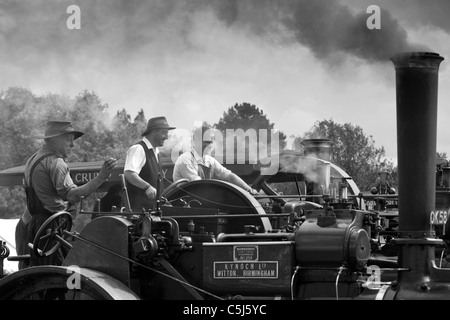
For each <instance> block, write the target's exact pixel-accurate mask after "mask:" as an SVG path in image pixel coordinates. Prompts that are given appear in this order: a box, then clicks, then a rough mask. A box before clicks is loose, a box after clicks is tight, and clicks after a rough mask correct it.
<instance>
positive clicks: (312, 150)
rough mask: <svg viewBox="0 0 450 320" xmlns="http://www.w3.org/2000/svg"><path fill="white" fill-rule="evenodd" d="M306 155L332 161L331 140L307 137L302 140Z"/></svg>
mask: <svg viewBox="0 0 450 320" xmlns="http://www.w3.org/2000/svg"><path fill="white" fill-rule="evenodd" d="M302 144H303V147H304V151H303V153H304V155H305V156H314V157H315V158H319V159H322V160H325V161H330V159H331V153H330V147H331V140H328V139H305V140H303V142H302Z"/></svg>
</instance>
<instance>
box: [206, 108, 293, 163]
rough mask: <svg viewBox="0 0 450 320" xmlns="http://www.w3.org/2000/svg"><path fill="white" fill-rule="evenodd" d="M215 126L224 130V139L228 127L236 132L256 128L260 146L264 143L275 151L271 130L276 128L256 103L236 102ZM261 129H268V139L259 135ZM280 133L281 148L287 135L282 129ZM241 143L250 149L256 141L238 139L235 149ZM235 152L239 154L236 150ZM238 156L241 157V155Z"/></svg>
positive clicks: (268, 148)
mask: <svg viewBox="0 0 450 320" xmlns="http://www.w3.org/2000/svg"><path fill="white" fill-rule="evenodd" d="M214 127H215V128H216V129H218V130H220V131H222V133H223V137H224V139H225V137H226V130H228V129H234V130H235V132H237V131H236V130H239V129H242V130H243V132H247V131H248V130H249V129H254V130H255V131H256V136H257V139H258V142H257V143H258V146H259V147H261V145H264V146H265V147H266V148H267V150H268V152H269V153H271V152H273V150H272V151H271V150H270V146H271V130H273V129H274V124H273V123H272V122H270V121H269V119H268V118H267V115H265V114H264V112H263V110H260V109H259V108H258V107H256V106H255V105H252V104H250V103H246V102H244V103H243V104H237V103H236V104H235V105H234V106H233V107H230V108H229V109H228V110H227V112H224V113H223V116H222V118H220V119H219V122H218V123H216V124H215V125H214ZM260 129H266V130H267V139H266V138H265V137H264V138H262V137H261V136H259V130H260ZM278 135H279V136H278V138H279V141H278V143H279V149H284V148H285V147H286V135H285V134H284V133H283V132H282V131H278ZM224 143H225V142H224ZM239 143H245V148H246V150H248V149H249V144H251V143H254V142H253V141H248V142H247V143H246V142H245V141H237V143H236V145H235V151H236V148H237V144H239ZM225 151H226V150H225ZM278 151H279V150H276V152H278ZM224 153H226V152H224ZM234 154H235V155H237V153H236V152H235V153H234ZM258 154H259V153H258ZM237 156H238V157H239V155H237ZM244 158H245V157H244ZM238 163H239V162H238Z"/></svg>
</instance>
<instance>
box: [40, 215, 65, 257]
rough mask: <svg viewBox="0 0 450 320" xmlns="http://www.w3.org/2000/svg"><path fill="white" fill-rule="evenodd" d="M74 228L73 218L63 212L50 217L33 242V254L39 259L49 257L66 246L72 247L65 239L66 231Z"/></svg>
mask: <svg viewBox="0 0 450 320" xmlns="http://www.w3.org/2000/svg"><path fill="white" fill-rule="evenodd" d="M71 228H72V216H71V215H70V213H68V212H66V211H61V212H57V213H55V214H53V215H52V216H50V217H49V218H48V219H47V220H45V222H44V223H43V224H42V226H41V227H40V228H39V230H38V232H37V233H36V236H35V237H34V241H33V252H34V254H35V255H37V256H38V257H48V256H50V255H51V254H53V253H54V252H55V251H56V250H58V249H59V247H61V245H62V244H64V245H65V246H66V247H70V246H71V245H70V243H68V242H67V241H66V240H65V239H64V231H66V230H67V231H70V229H71Z"/></svg>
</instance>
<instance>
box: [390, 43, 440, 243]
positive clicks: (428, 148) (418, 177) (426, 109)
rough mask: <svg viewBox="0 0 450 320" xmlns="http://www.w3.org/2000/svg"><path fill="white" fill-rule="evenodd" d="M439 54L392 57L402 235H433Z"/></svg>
mask: <svg viewBox="0 0 450 320" xmlns="http://www.w3.org/2000/svg"><path fill="white" fill-rule="evenodd" d="M443 59H444V58H442V57H441V56H440V55H439V54H437V53H428V52H417V53H416V52H414V53H402V54H397V55H396V56H394V57H393V58H392V62H393V63H394V65H395V70H396V84H397V152H398V181H399V186H398V189H399V190H398V194H399V220H400V225H399V230H400V232H401V235H402V236H405V237H412V238H422V237H424V236H434V234H430V213H431V212H432V211H433V210H434V209H435V208H434V207H435V186H436V127H437V92H438V71H439V64H440V63H441V61H442V60H443Z"/></svg>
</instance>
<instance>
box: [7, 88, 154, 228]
mask: <svg viewBox="0 0 450 320" xmlns="http://www.w3.org/2000/svg"><path fill="white" fill-rule="evenodd" d="M107 111H108V105H107V104H103V103H102V101H101V99H100V98H99V97H98V95H97V94H96V93H94V92H89V91H87V90H85V91H83V92H81V93H80V94H78V95H77V96H76V97H75V98H70V97H67V96H61V95H58V94H51V93H50V94H46V95H42V96H37V95H35V94H33V93H32V92H31V91H30V90H28V89H24V88H20V87H12V88H9V89H7V90H6V91H2V92H1V93H0V135H1V137H2V140H1V141H0V170H4V169H7V168H11V167H16V166H20V165H24V164H25V162H26V161H27V159H28V158H29V157H30V156H31V155H32V154H33V153H34V152H36V151H37V150H38V149H39V147H40V146H41V145H42V140H40V139H36V138H35V137H36V136H37V135H41V134H42V133H43V132H44V129H45V124H46V122H47V121H49V120H62V121H64V120H65V121H71V122H72V123H73V125H74V127H75V128H77V129H78V130H80V131H83V132H85V135H84V136H83V137H82V138H81V139H79V140H77V141H76V142H75V144H74V148H73V149H72V150H71V153H70V155H69V157H68V158H67V159H66V160H67V162H76V161H95V160H103V159H105V158H107V157H115V158H117V159H120V158H122V159H123V158H124V157H125V153H126V150H127V148H128V147H129V146H130V145H131V144H132V143H134V142H135V141H136V140H138V139H139V138H140V134H141V133H142V132H143V130H144V128H145V126H146V124H147V123H146V120H145V116H144V112H143V110H141V111H140V112H139V113H138V116H137V117H136V118H135V120H134V122H131V121H130V119H131V117H130V115H128V114H127V113H126V111H125V110H122V111H120V112H118V113H117V114H116V116H115V117H113V118H112V119H111V117H110V116H109V114H108V112H107ZM86 200H87V201H90V202H92V199H86ZM88 205H89V204H88ZM24 209H25V194H24V192H23V188H22V187H6V188H3V187H2V188H1V190H0V217H3V218H5V217H6V218H11V217H19V216H20V215H21V214H22V212H23V210H24ZM75 223H77V222H76V221H75Z"/></svg>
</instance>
